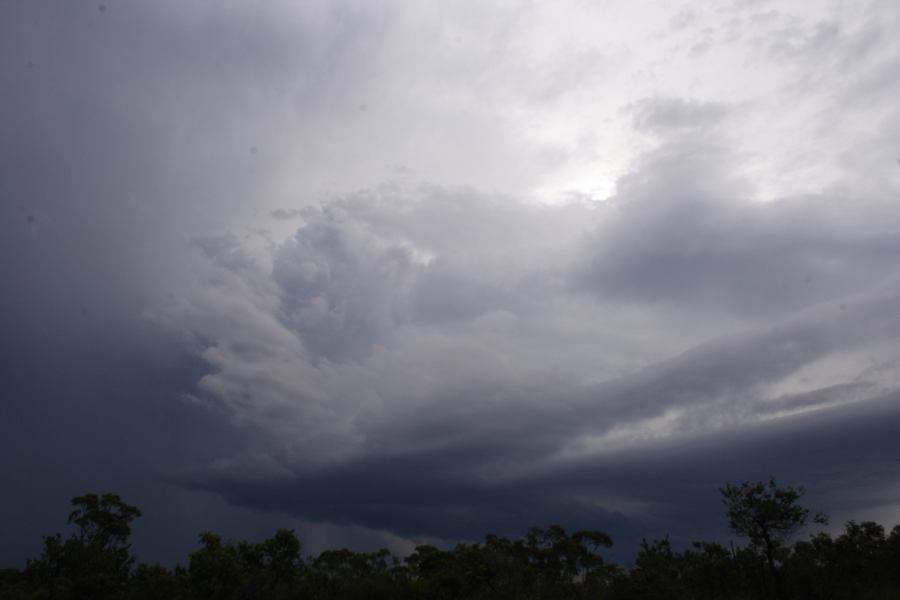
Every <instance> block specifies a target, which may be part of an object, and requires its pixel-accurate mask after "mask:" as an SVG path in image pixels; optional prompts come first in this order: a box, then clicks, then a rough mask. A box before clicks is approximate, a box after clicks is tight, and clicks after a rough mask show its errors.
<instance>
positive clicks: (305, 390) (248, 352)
mask: <svg viewBox="0 0 900 600" xmlns="http://www.w3.org/2000/svg"><path fill="white" fill-rule="evenodd" d="M637 4H640V6H637ZM637 4H635V3H625V2H619V1H609V2H601V3H597V4H596V5H591V6H585V5H584V4H583V3H578V2H572V3H552V5H545V6H536V5H534V4H532V3H528V2H512V1H498V2H488V3H479V4H478V6H477V7H476V6H475V5H474V4H469V3H462V2H459V3H444V2H433V3H432V2H399V1H394V2H387V1H385V2H380V1H379V2H311V3H299V5H298V3H294V2H266V3H249V2H219V3H201V2H194V3H186V2H154V3H124V2H123V3H119V2H105V3H103V4H99V3H96V2H81V1H72V2H42V3H37V2H25V1H10V2H5V3H3V4H2V6H0V81H2V85H0V211H2V212H0V214H2V218H0V278H2V282H3V288H2V289H3V292H2V294H0V332H2V334H0V485H2V488H3V490H4V492H3V493H2V494H0V510H2V512H3V515H4V517H3V519H2V521H0V539H3V540H4V542H3V544H2V547H0V564H2V565H7V564H8V565H21V564H22V563H23V562H24V559H25V558H26V557H28V556H33V555H35V554H36V553H37V552H39V548H40V536H41V535H42V534H46V533H51V532H54V531H57V530H60V529H62V528H63V527H64V525H65V523H64V519H65V515H66V514H67V501H68V499H69V498H70V497H71V496H73V495H76V494H79V493H83V492H85V491H89V490H98V491H106V490H110V491H115V492H117V493H120V494H121V495H122V496H123V497H124V498H125V499H126V500H128V501H130V502H132V503H134V504H137V505H138V506H139V507H141V508H142V509H143V510H144V514H145V517H144V518H143V519H142V521H141V524H140V525H139V526H138V528H137V531H136V539H135V547H136V549H137V551H138V553H139V555H140V556H141V557H142V558H144V559H147V560H163V561H166V562H174V561H175V560H178V559H183V557H185V556H186V554H187V552H188V551H189V550H190V549H191V548H192V545H193V543H194V540H195V539H196V534H197V533H198V532H199V531H201V530H203V529H213V530H217V531H221V532H223V533H224V534H225V535H227V536H234V537H242V536H248V537H253V538H257V537H261V536H263V535H268V534H270V533H271V532H272V531H273V530H274V529H275V528H277V527H281V526H290V527H295V528H296V529H297V530H298V532H299V533H300V535H301V538H302V539H303V540H304V542H305V545H306V547H307V549H308V550H310V551H317V550H320V549H322V548H325V547H334V546H341V545H352V546H354V547H358V548H372V547H379V546H382V545H387V546H389V547H391V548H392V549H394V550H395V551H397V552H404V551H406V550H408V549H410V548H411V547H412V546H413V545H414V544H416V543H418V542H422V541H431V542H437V543H441V542H444V543H449V542H452V541H455V540H460V539H476V538H479V537H481V536H482V535H483V534H484V533H487V532H490V531H494V532H498V533H503V534H516V533H519V532H522V531H523V530H524V528H525V527H527V526H530V525H546V524H549V523H553V522H562V523H563V524H565V525H568V526H578V527H590V528H595V529H604V530H608V531H610V532H611V533H612V534H613V537H614V538H615V539H616V540H617V541H618V542H620V544H621V546H622V547H623V548H626V549H627V548H629V547H633V545H634V543H635V542H636V541H638V540H639V539H640V538H641V537H643V536H661V535H665V534H666V533H670V534H671V535H672V537H673V539H675V540H677V541H682V542H683V541H685V540H687V539H691V538H696V537H715V536H720V535H723V534H724V522H723V520H722V518H721V514H720V513H721V511H720V507H719V502H718V495H717V488H718V487H719V486H721V485H722V484H724V483H726V482H729V481H732V482H735V481H741V480H745V479H756V478H763V477H767V476H768V475H769V474H774V475H776V476H777V477H778V478H779V479H780V480H781V481H783V482H784V483H790V484H803V485H805V486H806V487H807V488H808V490H809V501H810V503H811V504H813V505H814V506H815V507H816V508H821V509H824V510H826V511H827V512H830V513H832V515H833V516H834V520H835V521H837V522H838V523H840V521H841V520H843V519H848V518H856V519H862V518H873V519H877V520H881V521H883V522H885V524H891V525H892V524H894V523H897V522H900V475H898V473H900V469H898V466H900V441H898V439H900V438H898V436H897V435H896V432H897V431H898V430H900V379H898V365H900V142H898V140H900V108H898V105H897V102H896V99H897V98H898V97H900V41H898V39H897V37H896V35H894V33H895V32H896V31H897V30H898V29H900V5H898V4H897V3H896V2H893V1H880V0H867V1H863V2H855V3H852V6H847V4H846V3H839V2H829V1H826V0H817V1H805V2H799V1H797V2H769V1H766V0H761V1H758V2H731V1H728V0H718V1H716V2H712V3H708V4H707V5H705V6H704V7H703V8H699V7H698V8H697V9H696V10H694V11H688V10H682V9H679V8H678V7H674V6H672V5H671V3H666V2H661V1H660V2H655V1H649V0H648V1H647V2H645V3H637ZM647 15H652V16H650V17H648V16H647ZM626 554H627V552H626ZM623 556H624V555H623Z"/></svg>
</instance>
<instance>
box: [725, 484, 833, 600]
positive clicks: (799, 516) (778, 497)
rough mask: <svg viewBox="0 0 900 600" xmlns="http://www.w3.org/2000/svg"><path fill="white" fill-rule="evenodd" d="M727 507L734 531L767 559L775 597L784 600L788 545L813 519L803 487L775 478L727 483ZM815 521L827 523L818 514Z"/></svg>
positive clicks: (822, 516) (729, 520)
mask: <svg viewBox="0 0 900 600" xmlns="http://www.w3.org/2000/svg"><path fill="white" fill-rule="evenodd" d="M719 491H720V492H721V494H722V502H723V503H724V504H725V507H726V514H727V516H728V525H729V527H730V528H731V530H732V531H733V532H734V533H735V534H737V535H740V536H743V537H746V538H748V539H749V540H750V547H751V548H752V549H754V550H756V551H758V552H759V553H761V554H762V556H764V557H765V559H766V564H767V565H768V567H769V573H770V574H771V576H772V580H773V583H774V587H775V595H776V597H777V598H779V600H783V599H784V597H785V595H784V590H783V585H782V581H781V574H780V572H779V569H778V564H779V563H780V562H781V561H782V560H783V559H784V558H785V554H784V550H785V544H786V542H787V541H788V540H789V539H790V538H791V537H792V536H793V535H795V534H796V533H797V532H799V531H800V530H801V529H803V528H804V527H805V526H806V524H807V521H808V520H809V509H807V508H804V507H803V506H801V505H800V504H799V500H800V498H802V497H803V494H804V493H805V490H804V489H803V487H798V488H796V489H795V488H792V487H778V484H777V483H776V482H775V478H774V477H770V478H769V481H768V482H764V481H759V482H756V483H751V482H744V483H742V484H741V485H740V486H734V485H731V484H726V485H725V487H723V488H721V489H720V490H719ZM813 520H814V521H815V522H816V523H823V524H824V523H826V522H827V519H826V518H825V516H824V515H822V514H821V513H817V514H816V515H815V516H814V518H813Z"/></svg>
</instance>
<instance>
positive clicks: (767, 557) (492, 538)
mask: <svg viewBox="0 0 900 600" xmlns="http://www.w3.org/2000/svg"><path fill="white" fill-rule="evenodd" d="M720 493H721V496H722V501H723V504H724V507H725V516H726V518H727V520H728V524H729V527H730V529H731V531H732V532H733V533H734V534H735V535H737V536H739V537H740V538H741V540H742V542H741V543H740V544H738V545H735V544H733V543H731V544H729V545H728V546H724V545H722V544H719V543H716V542H699V541H698V542H694V543H692V544H691V545H690V547H688V548H686V549H683V550H677V549H675V548H674V547H673V545H672V544H671V543H670V541H669V539H668V538H663V539H656V540H646V539H645V540H643V541H642V543H641V545H640V549H639V551H638V553H637V556H636V558H635V561H634V564H633V565H631V566H630V567H627V568H626V567H622V566H620V565H617V564H615V563H613V562H610V561H609V560H607V559H605V558H604V555H603V554H604V550H605V549H607V548H609V547H611V546H612V543H613V541H612V539H611V538H610V537H609V536H608V535H607V534H605V533H603V532H600V531H589V530H584V531H575V532H571V533H570V532H567V531H566V530H565V529H564V528H562V527H560V526H559V525H551V526H549V527H546V528H538V527H533V528H531V529H529V530H528V531H527V532H526V533H525V534H524V535H523V536H522V537H521V538H517V539H508V538H504V537H500V536H496V535H488V536H486V537H485V538H484V540H483V541H482V542H478V543H460V544H457V545H456V546H455V547H454V548H452V549H440V548H437V547H434V546H430V545H423V546H418V547H417V548H416V549H415V551H414V552H413V553H411V554H410V555H409V556H406V557H404V558H402V559H401V558H398V557H396V556H394V555H392V554H391V553H390V552H389V551H388V550H379V551H377V552H353V551H350V550H346V549H341V550H326V551H324V552H322V553H320V554H319V555H318V556H308V557H305V558H304V557H303V555H302V548H301V543H300V540H299V539H298V537H297V535H296V534H295V533H294V531H293V530H290V529H279V530H278V531H277V532H276V533H275V534H274V535H273V536H272V537H271V538H269V539H266V540H263V541H262V542H248V541H229V540H223V539H222V537H221V536H219V535H217V534H215V533H211V532H204V533H201V534H200V537H199V547H198V548H197V549H196V550H195V551H194V552H192V553H191V554H190V555H189V556H188V560H187V563H186V566H176V567H175V568H173V569H170V568H167V567H164V566H161V565H149V564H137V561H136V559H135V556H134V554H133V552H132V548H131V544H130V542H129V538H130V535H131V524H132V522H133V521H134V520H135V519H136V518H138V517H140V516H141V511H140V510H139V509H138V508H137V507H134V506H131V505H129V504H127V503H125V502H124V501H123V500H122V499H121V498H120V497H119V496H117V495H115V494H102V495H98V494H94V493H91V494H86V495H84V496H77V497H75V498H73V499H72V511H71V513H70V514H69V519H68V521H69V524H70V525H72V526H74V527H73V529H74V531H73V532H72V533H71V535H70V536H69V537H67V538H64V537H63V536H62V535H61V534H55V535H51V536H46V537H45V538H44V546H43V551H42V553H41V555H40V556H38V557H36V558H33V559H30V560H28V561H27V563H26V565H25V568H24V569H3V570H0V600H13V599H15V600H24V599H38V598H39V599H48V600H132V599H133V600H195V599H196V600H254V599H260V600H263V599H265V600H300V599H308V600H344V599H353V600H364V599H371V600H377V599H385V600H386V599H392V600H393V599H398V600H405V599H408V600H451V599H460V600H462V599H473V600H476V599H501V600H502V599H510V600H512V599H516V600H518V599H523V600H543V599H548V600H549V599H557V598H559V599H574V600H579V599H588V598H591V599H596V600H637V599H640V600H656V599H659V600H663V599H666V600H726V599H727V600H755V599H767V600H768V599H776V600H788V599H790V600H820V599H821V600H844V599H847V600H850V599H852V600H867V599H870V600H875V599H879V600H880V599H887V598H900V525H898V526H895V527H894V528H893V529H892V530H891V531H890V533H888V532H886V531H885V529H884V527H882V526H881V525H879V524H877V523H874V522H870V521H865V522H859V523H857V522H855V521H850V522H848V523H846V525H845V527H844V529H843V532H841V533H840V534H837V535H831V534H829V533H825V532H817V533H814V534H810V535H807V537H806V538H805V539H795V538H797V537H798V536H799V534H800V532H801V531H802V530H803V529H804V528H805V527H807V526H808V525H809V524H811V523H819V524H825V523H826V518H825V517H824V515H821V514H811V513H810V511H809V510H808V509H807V508H805V507H804V506H803V505H802V504H801V503H800V500H801V498H802V496H803V493H804V490H803V488H802V487H799V488H793V487H780V486H778V485H777V483H776V482H775V480H774V479H769V480H768V481H760V482H744V483H742V484H740V485H731V484H729V485H726V486H724V487H723V488H721V489H720Z"/></svg>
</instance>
